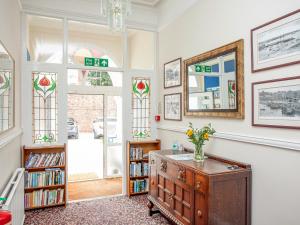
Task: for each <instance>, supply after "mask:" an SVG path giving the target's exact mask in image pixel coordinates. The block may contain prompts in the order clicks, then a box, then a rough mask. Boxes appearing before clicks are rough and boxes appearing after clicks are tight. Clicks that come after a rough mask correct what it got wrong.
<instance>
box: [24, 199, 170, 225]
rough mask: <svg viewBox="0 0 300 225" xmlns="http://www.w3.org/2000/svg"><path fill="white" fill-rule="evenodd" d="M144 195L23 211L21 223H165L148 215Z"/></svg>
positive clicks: (31, 224) (99, 224) (69, 224)
mask: <svg viewBox="0 0 300 225" xmlns="http://www.w3.org/2000/svg"><path fill="white" fill-rule="evenodd" d="M146 204H147V200H146V196H136V197H131V198H128V197H124V196H122V197H112V198H105V199H99V200H93V201H85V202H77V203H70V204H69V205H68V206H67V208H63V207H58V208H48V209H43V210H34V211H28V212H26V219H25V223H24V224H25V225H157V224H160V225H169V224H170V223H168V221H167V220H166V219H165V218H164V217H162V216H161V215H160V214H155V215H153V216H152V217H149V216H148V208H147V205H146Z"/></svg>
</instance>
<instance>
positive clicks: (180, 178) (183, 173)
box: [177, 168, 186, 182]
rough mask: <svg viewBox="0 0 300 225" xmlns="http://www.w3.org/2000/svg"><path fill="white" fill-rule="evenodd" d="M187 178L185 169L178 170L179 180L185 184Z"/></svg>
mask: <svg viewBox="0 0 300 225" xmlns="http://www.w3.org/2000/svg"><path fill="white" fill-rule="evenodd" d="M185 178H186V173H185V169H182V168H181V169H179V170H178V176H177V179H178V180H180V181H182V182H185Z"/></svg>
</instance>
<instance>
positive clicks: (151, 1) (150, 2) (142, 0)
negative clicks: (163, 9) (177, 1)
mask: <svg viewBox="0 0 300 225" xmlns="http://www.w3.org/2000/svg"><path fill="white" fill-rule="evenodd" d="M160 1H162V0H132V2H133V3H137V4H141V5H146V6H152V7H154V6H156V5H157V3H158V2H160Z"/></svg>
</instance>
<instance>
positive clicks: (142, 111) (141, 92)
mask: <svg viewBox="0 0 300 225" xmlns="http://www.w3.org/2000/svg"><path fill="white" fill-rule="evenodd" d="M132 112H133V126H132V129H133V130H132V131H133V138H134V139H145V138H150V137H151V128H150V79H147V78H133V83H132Z"/></svg>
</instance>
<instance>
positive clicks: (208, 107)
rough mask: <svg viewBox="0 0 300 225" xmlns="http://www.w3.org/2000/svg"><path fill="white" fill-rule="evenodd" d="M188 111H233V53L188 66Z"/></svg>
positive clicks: (234, 97) (234, 73) (234, 64)
mask: <svg viewBox="0 0 300 225" xmlns="http://www.w3.org/2000/svg"><path fill="white" fill-rule="evenodd" d="M187 71H188V74H187V76H188V79H187V84H188V86H187V91H188V93H187V94H188V96H187V97H188V111H234V110H237V104H236V102H237V97H236V96H237V95H236V90H237V88H236V83H237V82H236V80H237V75H236V51H232V52H227V53H224V54H222V55H218V56H216V57H214V58H210V59H206V60H203V61H199V62H197V63H195V64H191V65H188V67H187Z"/></svg>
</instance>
